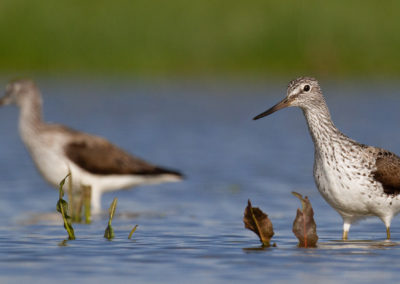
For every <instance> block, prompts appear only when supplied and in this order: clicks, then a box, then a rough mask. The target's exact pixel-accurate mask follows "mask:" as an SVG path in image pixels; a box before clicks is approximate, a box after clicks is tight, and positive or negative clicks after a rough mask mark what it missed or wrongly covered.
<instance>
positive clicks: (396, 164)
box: [372, 151, 400, 195]
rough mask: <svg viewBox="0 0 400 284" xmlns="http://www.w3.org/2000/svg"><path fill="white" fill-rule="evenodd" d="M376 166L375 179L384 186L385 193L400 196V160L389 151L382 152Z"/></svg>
mask: <svg viewBox="0 0 400 284" xmlns="http://www.w3.org/2000/svg"><path fill="white" fill-rule="evenodd" d="M375 166H376V170H375V171H374V172H372V174H373V177H374V178H375V180H377V181H378V182H380V183H381V184H382V186H383V190H384V192H385V193H386V194H389V195H397V194H399V193H400V158H399V157H398V156H396V155H395V154H393V153H390V152H388V151H380V152H379V153H378V157H377V159H376V162H375Z"/></svg>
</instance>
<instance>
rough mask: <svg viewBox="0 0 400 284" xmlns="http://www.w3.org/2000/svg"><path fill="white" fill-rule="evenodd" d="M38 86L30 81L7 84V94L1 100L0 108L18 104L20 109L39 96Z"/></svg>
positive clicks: (20, 80) (24, 80) (21, 80)
mask: <svg viewBox="0 0 400 284" xmlns="http://www.w3.org/2000/svg"><path fill="white" fill-rule="evenodd" d="M37 93H38V89H37V87H36V84H35V83H34V82H33V81H32V80H29V79H18V80H13V81H11V82H10V83H8V84H7V87H6V91H5V94H4V96H3V97H2V98H0V106H2V105H8V104H16V105H18V106H19V107H21V106H22V105H24V104H25V103H26V102H27V101H30V100H32V97H34V96H35V95H37Z"/></svg>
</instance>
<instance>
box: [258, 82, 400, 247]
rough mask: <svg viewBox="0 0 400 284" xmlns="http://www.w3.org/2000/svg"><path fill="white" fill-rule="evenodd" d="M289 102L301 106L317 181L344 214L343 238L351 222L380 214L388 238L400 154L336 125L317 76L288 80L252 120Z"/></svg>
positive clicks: (399, 204) (399, 186) (396, 203)
mask: <svg viewBox="0 0 400 284" xmlns="http://www.w3.org/2000/svg"><path fill="white" fill-rule="evenodd" d="M289 106H297V107H300V108H301V109H302V110H303V113H304V116H305V118H306V120H307V124H308V128H309V132H310V134H311V137H312V140H313V142H314V148H315V154H314V156H315V157H314V179H315V183H316V185H317V188H318V190H319V192H320V193H321V195H322V196H323V197H324V199H325V200H326V201H327V202H328V203H329V204H330V205H331V206H332V207H333V208H334V209H335V210H336V211H337V212H338V213H339V214H340V215H341V216H342V218H343V239H347V236H348V231H349V229H350V225H351V224H352V223H353V222H355V221H357V220H359V219H361V218H364V217H368V216H377V217H379V218H380V219H381V220H382V221H383V222H384V224H385V226H386V229H387V238H390V224H391V221H392V219H393V217H394V216H395V215H396V214H398V213H399V212H400V199H399V193H400V158H399V157H398V156H396V155H395V154H393V153H391V152H389V151H386V150H384V149H380V148H376V147H372V146H366V145H363V144H360V143H358V142H356V141H354V140H352V139H350V138H348V137H347V136H346V135H344V134H342V133H341V132H340V131H339V130H338V129H337V128H336V126H335V125H334V124H333V122H332V120H331V116H330V113H329V110H328V107H327V105H326V102H325V99H324V97H323V95H322V92H321V89H320V86H319V84H318V81H317V80H316V79H314V78H309V77H300V78H298V79H296V80H293V81H292V82H290V84H289V86H288V90H287V96H286V97H285V98H284V100H282V101H281V102H280V103H278V104H276V105H275V106H273V107H272V108H270V109H269V110H267V111H265V112H263V113H262V114H260V115H258V116H256V117H255V118H254V119H259V118H261V117H264V116H267V115H269V114H272V113H273V112H275V111H277V110H279V109H282V108H284V107H289Z"/></svg>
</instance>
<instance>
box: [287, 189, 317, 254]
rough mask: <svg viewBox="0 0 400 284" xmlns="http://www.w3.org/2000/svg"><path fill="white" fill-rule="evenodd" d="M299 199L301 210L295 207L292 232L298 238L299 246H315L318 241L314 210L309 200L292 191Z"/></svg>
mask: <svg viewBox="0 0 400 284" xmlns="http://www.w3.org/2000/svg"><path fill="white" fill-rule="evenodd" d="M292 194H293V195H294V196H296V197H297V198H299V199H300V201H301V206H302V210H301V211H300V209H297V215H296V219H295V220H294V222H293V233H294V234H295V236H296V237H297V238H298V239H299V247H304V248H309V247H316V246H317V241H318V235H317V225H316V224H315V221H314V211H313V209H312V207H311V203H310V200H308V197H307V196H306V197H305V198H303V196H302V195H301V194H299V193H297V192H292Z"/></svg>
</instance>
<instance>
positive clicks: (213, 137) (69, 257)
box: [0, 80, 400, 283]
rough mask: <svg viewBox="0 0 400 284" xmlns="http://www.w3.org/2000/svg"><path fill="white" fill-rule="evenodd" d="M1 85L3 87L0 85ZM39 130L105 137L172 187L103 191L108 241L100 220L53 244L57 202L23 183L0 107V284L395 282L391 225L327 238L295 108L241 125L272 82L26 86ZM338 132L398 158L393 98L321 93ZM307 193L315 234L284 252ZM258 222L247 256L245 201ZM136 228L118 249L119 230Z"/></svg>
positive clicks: (399, 134)
mask: <svg viewBox="0 0 400 284" xmlns="http://www.w3.org/2000/svg"><path fill="white" fill-rule="evenodd" d="M3 82H5V81H4V80H3ZM39 86H40V87H41V88H42V91H43V95H44V102H45V103H44V114H45V118H46V120H48V121H52V122H59V123H63V124H67V125H69V126H71V127H73V128H76V129H79V130H83V131H87V132H90V133H93V134H97V135H101V136H104V137H107V138H108V139H109V140H111V141H112V142H114V143H115V144H117V145H119V146H121V147H123V148H125V149H126V150H128V151H129V152H131V153H134V154H136V155H138V156H140V157H142V158H145V159H147V160H149V161H152V162H154V163H158V164H160V165H164V166H168V167H172V168H176V169H179V170H182V171H183V172H184V174H185V175H186V177H187V178H186V180H185V181H184V182H181V183H173V184H163V185H158V186H146V187H138V188H136V189H133V190H128V191H120V192H115V193H109V194H105V195H104V196H103V208H107V207H108V206H109V204H110V203H111V201H112V199H113V198H114V197H118V199H119V203H118V208H117V214H118V216H117V217H116V218H115V220H114V222H113V225H114V229H115V233H116V238H115V239H114V240H112V241H108V240H106V239H104V238H103V234H104V229H105V227H106V223H107V219H106V217H105V216H100V217H97V218H96V219H95V220H94V222H93V223H92V224H91V225H80V224H78V225H75V233H76V237H77V239H76V240H75V241H68V242H66V244H64V245H61V244H60V243H61V242H62V241H63V240H64V239H65V238H66V236H67V235H66V232H65V230H64V229H63V227H62V225H61V223H60V220H59V219H58V218H56V217H57V215H56V214H55V213H54V211H55V204H56V202H57V198H58V192H57V191H56V190H54V189H52V188H51V187H50V186H49V185H47V184H46V183H45V182H44V181H43V180H42V178H41V177H40V175H39V174H38V173H37V171H36V169H35V168H34V166H33V163H32V161H31V160H30V158H29V155H28V153H27V151H26V150H25V148H24V146H23V144H22V142H21V141H20V138H19V136H18V132H17V118H18V112H17V109H16V108H15V107H4V108H1V109H0V121H1V123H0V137H1V139H0V157H1V159H0V192H1V195H0V196H1V199H0V282H2V283H21V282H22V281H30V282H32V280H33V281H34V282H39V281H40V282H41V283H50V282H51V283H53V282H54V281H57V282H67V281H72V280H79V281H80V282H82V283H89V282H93V281H97V282H108V281H116V282H127V281H130V282H136V283H187V282H191V283H243V282H245V281H246V282H248V281H253V282H254V281H260V282H262V283H265V282H268V283H278V282H279V283H290V282H294V281H296V282H299V283H310V282H311V283H314V282H321V281H324V283H337V282H339V281H342V282H343V281H344V282H353V283H375V282H376V281H388V282H395V281H396V276H397V275H398V270H399V268H400V265H399V264H398V261H397V260H398V259H399V257H400V249H399V244H400V224H399V220H398V219H395V220H394V221H393V224H392V237H393V239H392V241H391V242H386V241H384V238H385V228H384V225H383V224H382V223H381V222H380V221H379V220H377V219H376V218H375V219H368V220H365V221H362V222H361V223H359V224H356V225H354V226H353V227H352V228H351V231H350V239H351V241H349V242H342V241H340V240H339V239H340V237H341V218H340V217H339V215H338V214H337V213H336V212H335V211H334V210H333V209H331V208H330V207H329V205H327V203H326V202H325V201H324V200H323V199H322V198H321V197H320V195H319V194H318V192H317V190H316V188H315V185H314V182H313V178H312V163H313V146H312V143H311V139H310V137H309V134H308V132H307V128H306V123H305V120H304V118H303V116H302V113H301V111H300V110H298V109H287V110H282V111H280V112H278V113H276V114H274V115H272V116H271V117H268V118H264V119H262V120H259V121H252V120H251V118H252V117H253V116H255V115H256V114H258V113H260V112H262V111H264V110H265V109H267V108H268V107H270V106H271V105H273V104H274V103H276V102H277V101H278V100H280V99H281V98H282V97H283V95H284V94H285V92H286V90H285V88H286V83H282V84H281V83H279V84H278V83H274V84H271V83H265V84H250V83H238V82H235V83H234V82H218V83H216V82H201V81H191V82H185V81H177V82H156V83H150V82H146V83H142V82H122V83H121V82H116V81H107V80H105V81H102V82H97V81H72V80H71V81H50V80H39ZM323 90H324V91H325V94H326V97H327V101H328V105H329V106H330V109H331V112H332V117H333V119H334V121H335V123H336V124H337V126H338V127H339V129H341V130H342V131H343V132H344V133H345V134H348V135H349V136H351V137H352V138H354V139H356V140H358V141H360V142H363V143H366V144H370V145H375V146H380V147H384V148H387V149H390V150H392V151H394V152H396V153H400V146H399V145H400V143H399V141H400V131H398V129H399V123H398V122H399V121H400V112H399V111H398V109H399V107H400V99H399V96H398V91H397V90H396V89H395V88H391V87H390V85H389V87H388V85H383V84H382V85H372V84H367V85H366V84H363V85H361V84H342V85H339V84H333V83H329V82H328V83H326V86H323ZM293 190H295V191H298V192H300V193H302V194H303V195H308V196H309V198H310V200H311V202H312V204H313V207H314V211H315V218H316V222H317V225H318V234H319V237H320V241H319V246H318V248H316V249H300V248H297V246H296V245H297V241H296V239H295V237H294V235H293V233H292V232H291V226H292V222H293V220H294V218H295V214H296V209H297V208H298V207H299V206H300V202H299V201H298V200H297V198H295V197H294V196H292V195H291V194H290V192H291V191H293ZM248 198H250V199H251V200H252V202H253V205H254V206H258V207H260V208H261V209H262V210H264V211H265V212H266V213H268V214H269V216H270V218H271V220H272V222H273V225H274V229H275V236H274V238H273V242H275V243H276V244H277V247H276V248H269V249H264V250H261V249H259V248H260V244H259V242H258V239H257V236H256V235H255V234H253V233H252V232H250V231H247V230H245V229H244V228H243V222H242V216H243V211H244V208H245V206H246V204H247V199H248ZM135 224H138V225H139V227H138V229H137V231H136V232H135V233H134V235H133V238H132V239H131V240H128V239H127V236H128V234H129V232H130V230H131V229H132V227H133V226H134V225H135Z"/></svg>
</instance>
